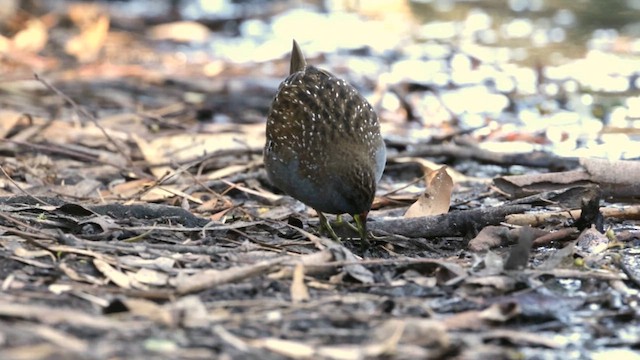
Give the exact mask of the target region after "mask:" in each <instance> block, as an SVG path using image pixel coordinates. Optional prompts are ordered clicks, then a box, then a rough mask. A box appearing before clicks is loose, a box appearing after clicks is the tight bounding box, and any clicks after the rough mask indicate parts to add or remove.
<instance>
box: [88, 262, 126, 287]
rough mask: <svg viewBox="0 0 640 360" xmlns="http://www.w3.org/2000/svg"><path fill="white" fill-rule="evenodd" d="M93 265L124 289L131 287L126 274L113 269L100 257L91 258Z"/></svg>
mask: <svg viewBox="0 0 640 360" xmlns="http://www.w3.org/2000/svg"><path fill="white" fill-rule="evenodd" d="M93 265H94V266H95V267H96V269H98V271H100V272H101V273H102V274H103V275H104V276H106V277H107V278H108V279H109V280H111V282H113V283H114V284H116V285H118V286H119V287H121V288H124V289H131V279H130V278H129V276H127V275H126V274H123V273H121V272H120V271H118V270H116V269H114V268H113V267H112V266H111V265H109V264H108V263H107V262H105V261H103V260H100V259H93Z"/></svg>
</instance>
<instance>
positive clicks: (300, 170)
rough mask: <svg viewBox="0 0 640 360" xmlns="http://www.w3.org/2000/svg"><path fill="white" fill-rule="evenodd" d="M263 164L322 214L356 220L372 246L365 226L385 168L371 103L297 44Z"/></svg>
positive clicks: (275, 180) (272, 116) (274, 106)
mask: <svg viewBox="0 0 640 360" xmlns="http://www.w3.org/2000/svg"><path fill="white" fill-rule="evenodd" d="M263 156H264V165H265V169H266V172H267V176H268V178H269V180H270V182H271V183H272V184H273V185H274V186H275V187H277V188H279V189H280V190H281V191H283V192H284V193H286V194H288V195H289V196H291V197H293V198H295V199H297V200H299V201H301V202H303V203H304V204H306V205H307V206H309V207H311V208H313V209H315V210H316V212H317V213H318V217H319V220H320V224H321V226H322V227H323V228H324V229H325V230H327V231H328V232H329V235H330V236H331V237H332V238H333V239H334V240H336V241H340V240H339V239H338V237H337V236H336V234H335V232H334V231H333V229H332V228H331V226H330V224H329V222H328V221H327V218H326V217H325V216H324V213H328V214H336V215H338V218H339V219H341V218H340V216H341V215H342V214H349V215H351V216H352V217H353V219H354V221H355V223H356V228H357V230H358V232H359V235H360V238H361V239H362V240H363V241H364V242H367V229H366V220H367V215H368V213H369V211H370V210H371V205H372V203H373V199H374V197H375V193H376V187H377V184H378V182H379V181H380V179H381V177H382V173H383V171H384V167H385V163H386V146H385V143H384V140H383V138H382V135H381V133H380V123H379V121H378V116H377V114H376V112H375V110H374V109H373V107H372V106H371V104H370V103H369V102H368V101H367V100H366V99H365V98H364V97H363V96H362V95H361V94H360V92H358V90H357V89H356V88H355V87H353V86H352V85H351V84H349V83H348V82H347V81H345V80H343V79H341V78H338V77H336V76H334V75H333V74H331V73H330V72H328V71H326V70H323V69H319V68H317V67H315V66H313V65H308V64H307V62H306V60H305V58H304V55H303V53H302V50H301V49H300V46H299V45H298V43H297V42H296V41H295V40H293V48H292V50H291V62H290V71H289V76H288V77H287V78H286V79H285V80H284V81H283V82H282V83H281V84H280V86H279V87H278V91H277V94H276V95H275V98H274V99H273V101H272V103H271V107H270V109H269V112H268V115H267V123H266V143H265V147H264V152H263Z"/></svg>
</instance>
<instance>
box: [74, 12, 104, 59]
mask: <svg viewBox="0 0 640 360" xmlns="http://www.w3.org/2000/svg"><path fill="white" fill-rule="evenodd" d="M108 34H109V16H108V15H107V14H100V15H98V17H97V19H96V20H95V21H91V22H88V23H87V24H86V25H85V26H84V27H83V28H81V29H80V34H78V35H76V36H74V37H73V38H72V39H70V40H69V41H68V42H67V44H66V45H65V51H66V52H67V54H69V55H73V56H75V57H76V59H77V60H78V61H80V62H91V61H94V60H96V59H97V58H98V55H99V53H100V50H101V49H102V46H103V45H104V42H105V40H106V39H107V35H108Z"/></svg>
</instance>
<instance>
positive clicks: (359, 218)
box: [353, 211, 369, 245]
mask: <svg viewBox="0 0 640 360" xmlns="http://www.w3.org/2000/svg"><path fill="white" fill-rule="evenodd" d="M367 214H368V211H367V212H363V213H362V214H353V220H354V221H355V222H356V227H357V228H358V233H360V239H361V240H362V242H363V245H369V240H367Z"/></svg>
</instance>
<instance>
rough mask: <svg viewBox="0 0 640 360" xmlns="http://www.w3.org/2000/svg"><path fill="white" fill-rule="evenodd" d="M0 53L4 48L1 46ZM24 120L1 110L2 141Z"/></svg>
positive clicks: (9, 111) (15, 113)
mask: <svg viewBox="0 0 640 360" xmlns="http://www.w3.org/2000/svg"><path fill="white" fill-rule="evenodd" d="M0 52H2V48H1V46H0ZM20 118H22V114H21V113H19V112H16V111H11V110H0V139H5V138H6V137H7V135H8V134H9V133H10V132H11V130H13V127H14V126H16V124H17V123H18V121H20Z"/></svg>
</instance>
